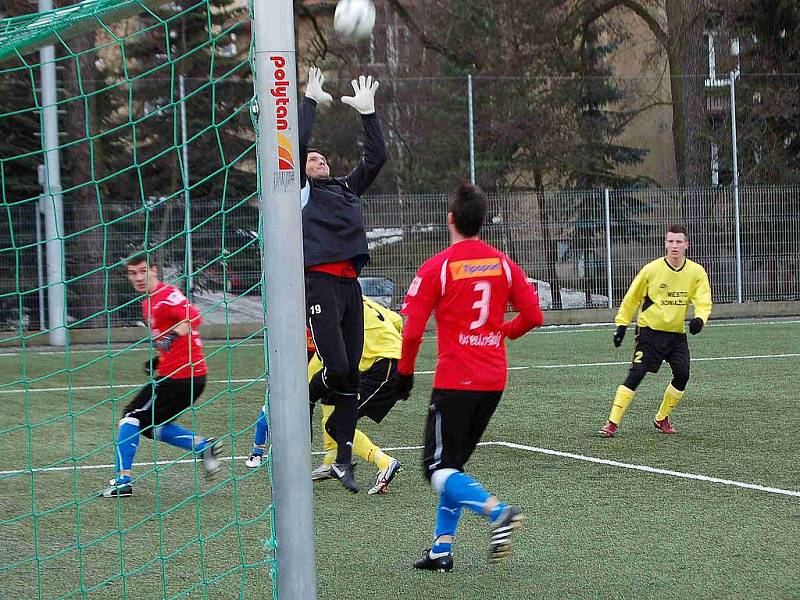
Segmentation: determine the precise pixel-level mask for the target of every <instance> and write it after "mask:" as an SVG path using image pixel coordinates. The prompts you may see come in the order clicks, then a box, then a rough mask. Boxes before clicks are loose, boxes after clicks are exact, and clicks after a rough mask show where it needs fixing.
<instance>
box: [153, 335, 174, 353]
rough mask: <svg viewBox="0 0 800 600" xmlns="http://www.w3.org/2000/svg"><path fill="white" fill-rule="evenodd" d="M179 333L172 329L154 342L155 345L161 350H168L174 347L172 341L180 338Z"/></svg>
mask: <svg viewBox="0 0 800 600" xmlns="http://www.w3.org/2000/svg"><path fill="white" fill-rule="evenodd" d="M178 337H179V336H178V334H177V333H175V332H174V331H170V332H169V333H168V334H167V335H165V336H163V337H160V338H158V339H157V340H156V341H154V342H153V346H155V347H156V348H158V349H159V350H161V351H162V352H166V351H167V350H169V349H170V348H171V347H172V343H173V342H174V341H175V340H177V339H178Z"/></svg>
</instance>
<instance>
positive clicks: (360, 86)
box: [342, 75, 380, 115]
mask: <svg viewBox="0 0 800 600" xmlns="http://www.w3.org/2000/svg"><path fill="white" fill-rule="evenodd" d="M350 84H351V85H352V86H353V90H354V91H355V95H354V96H342V102H343V103H344V104H347V105H348V106H352V107H353V108H355V109H356V110H357V111H358V112H360V113H361V114H362V115H371V114H372V113H374V112H375V92H376V91H377V90H378V86H379V85H380V84H379V83H378V80H377V79H373V78H372V75H369V76H364V75H359V77H358V81H356V80H355V79H353V81H351V82H350Z"/></svg>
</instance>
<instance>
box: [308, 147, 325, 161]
mask: <svg viewBox="0 0 800 600" xmlns="http://www.w3.org/2000/svg"><path fill="white" fill-rule="evenodd" d="M312 152H315V153H316V154H319V155H320V156H321V157H322V158H324V159H325V160H328V157H327V156H325V153H324V152H323V151H322V150H319V149H317V148H309V149H308V150H307V151H306V156H308V155H309V154H311V153H312Z"/></svg>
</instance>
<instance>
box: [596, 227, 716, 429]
mask: <svg viewBox="0 0 800 600" xmlns="http://www.w3.org/2000/svg"><path fill="white" fill-rule="evenodd" d="M664 247H665V249H666V256H664V257H663V258H659V259H657V260H654V261H652V262H650V263H648V264H646V265H645V266H644V267H642V270H641V271H639V273H638V274H637V275H636V277H635V278H634V280H633V282H632V283H631V286H630V288H628V292H627V293H626V294H625V298H623V300H622V304H620V307H619V311H618V312H617V316H616V318H615V319H614V322H615V323H616V325H617V330H616V332H615V333H614V346H616V347H617V348H619V347H620V345H621V344H622V339H623V338H624V337H625V331H626V329H627V328H628V325H630V324H631V320H632V319H633V315H634V313H635V312H636V310H637V309H638V310H639V316H638V318H637V320H636V348H635V349H634V353H633V360H632V361H631V366H630V369H629V371H628V377H627V378H626V379H625V381H624V382H623V384H622V385H621V386H619V387H618V388H617V393H616V395H615V396H614V403H613V405H612V406H611V414H610V415H609V416H608V421H607V422H606V424H605V425H603V427H602V428H601V429H600V432H599V433H600V435H602V436H603V437H609V438H610V437H614V435H616V433H617V427H618V426H619V424H620V421H622V415H623V414H625V410H627V408H628V405H629V404H630V403H631V401H632V400H633V396H634V394H635V393H636V388H637V387H638V385H639V383H640V382H641V381H642V379H644V376H645V375H646V374H647V373H656V372H657V371H658V369H659V368H660V367H661V363H663V362H666V363H667V364H669V366H670V368H671V369H672V381H671V382H670V384H669V385H668V386H667V389H666V391H665V392H664V398H663V400H662V402H661V406H660V407H659V409H658V412H657V413H656V416H655V419H654V420H653V425H654V426H655V428H656V429H658V430H659V431H661V432H662V433H676V431H675V429H674V428H673V427H672V424H671V423H670V422H669V415H670V413H671V412H672V410H673V409H674V408H675V407H676V406H677V405H678V402H680V400H681V398H682V397H683V394H684V391H685V390H686V383H687V382H688V381H689V361H690V359H689V344H688V343H687V341H686V333H685V331H684V325H683V323H684V320H685V319H686V313H687V311H688V310H689V305H690V304H692V305H694V318H693V319H692V320H691V321H690V322H689V332H690V333H691V334H692V335H697V334H698V333H700V331H701V330H702V329H703V325H705V323H706V322H707V321H708V317H709V315H710V314H711V286H710V285H709V283H708V275H707V274H706V271H705V269H704V268H703V267H702V266H700V265H699V264H698V263H696V262H694V261H691V260H689V259H688V258H686V250H687V249H688V248H689V238H688V237H687V235H686V229H685V228H684V227H683V226H681V225H673V226H671V227H670V228H669V229H668V230H667V233H666V235H665V237H664Z"/></svg>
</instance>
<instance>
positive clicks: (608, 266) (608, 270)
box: [603, 188, 614, 308]
mask: <svg viewBox="0 0 800 600" xmlns="http://www.w3.org/2000/svg"><path fill="white" fill-rule="evenodd" d="M603 199H604V204H605V212H606V279H607V280H608V308H613V306H614V286H613V285H612V282H611V194H610V192H609V191H608V188H606V189H604V190H603Z"/></svg>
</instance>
